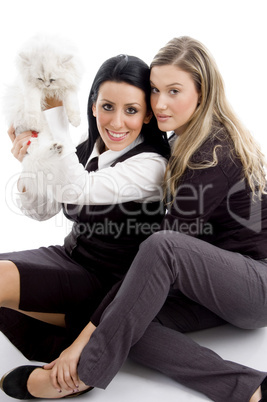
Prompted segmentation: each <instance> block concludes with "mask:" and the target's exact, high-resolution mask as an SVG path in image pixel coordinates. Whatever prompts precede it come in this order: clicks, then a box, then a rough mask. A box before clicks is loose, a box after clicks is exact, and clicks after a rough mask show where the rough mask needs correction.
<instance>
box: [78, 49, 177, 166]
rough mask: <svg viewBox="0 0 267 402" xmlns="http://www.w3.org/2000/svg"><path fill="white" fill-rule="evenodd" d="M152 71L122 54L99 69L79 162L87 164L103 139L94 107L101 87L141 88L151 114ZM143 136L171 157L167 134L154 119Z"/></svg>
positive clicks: (92, 93)
mask: <svg viewBox="0 0 267 402" xmlns="http://www.w3.org/2000/svg"><path fill="white" fill-rule="evenodd" d="M149 75H150V69H149V67H148V65H147V64H146V63H145V62H144V61H143V60H141V59H139V58H138V57H135V56H128V55H119V56H115V57H111V58H110V59H108V60H106V61H105V62H104V63H103V64H102V65H101V67H100V68H99V70H98V72H97V74H96V76H95V79H94V81H93V84H92V87H91V91H90V94H89V99H88V107H87V116H88V124H89V128H88V139H87V140H86V141H84V142H83V143H82V144H80V145H79V146H78V148H77V153H78V155H79V159H80V162H81V163H83V164H85V163H86V162H87V160H88V158H89V156H90V154H91V152H92V150H93V147H94V145H95V142H96V141H97V139H98V138H99V137H100V134H99V131H98V129H97V124H96V118H95V117H94V115H93V112H92V106H93V104H94V103H95V102H96V100H97V97H98V92H99V88H100V85H101V84H103V82H106V81H114V82H126V83H127V84H130V85H133V86H135V87H137V88H140V89H141V90H142V91H144V93H145V99H146V104H147V109H148V111H149V110H151V106H150V91H151V90H150V82H149ZM142 135H143V136H144V141H145V142H147V143H148V144H150V145H152V146H153V147H154V148H155V149H156V151H157V152H158V153H160V154H161V155H163V156H165V157H166V158H168V157H169V154H170V149H169V145H168V141H167V139H166V134H165V133H163V132H162V131H160V130H159V128H158V125H157V121H156V119H155V117H154V116H153V117H152V119H151V120H150V122H149V123H148V124H143V127H142Z"/></svg>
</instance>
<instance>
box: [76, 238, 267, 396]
mask: <svg viewBox="0 0 267 402" xmlns="http://www.w3.org/2000/svg"><path fill="white" fill-rule="evenodd" d="M266 285H267V270H266V264H261V263H256V262H255V261H253V260H250V259H248V258H244V257H243V256H241V255H239V254H237V253H231V252H227V251H225V250H221V249H218V248H216V247H214V246H212V245H210V244H208V243H205V242H202V241H200V240H198V239H194V238H192V237H188V236H185V235H182V234H180V233H177V232H159V233H157V234H155V235H152V236H151V237H150V238H149V239H148V240H146V241H145V242H144V243H143V244H142V245H141V248H140V251H139V253H138V255H137V257H136V258H135V260H134V262H133V264H132V267H131V269H130V271H129V272H128V274H127V276H126V278H125V280H124V283H123V285H122V287H121V288H120V290H119V292H118V294H117V296H116V298H115V299H114V301H113V302H112V303H111V304H110V306H109V307H108V308H107V309H106V310H105V312H104V314H103V316H102V318H101V322H100V325H99V326H98V328H97V329H96V331H95V332H94V334H93V335H92V338H91V339H90V342H89V343H88V344H87V345H86V347H85V348H84V350H83V352H82V355H81V359H80V363H79V366H78V372H79V376H80V378H81V380H82V381H83V382H84V383H86V384H88V385H91V386H96V387H100V388H105V387H106V386H107V385H108V384H109V382H110V381H111V380H112V378H113V377H114V376H115V374H116V373H117V371H118V370H119V368H120V367H121V365H122V363H123V362H124V361H125V359H126V358H127V356H128V353H129V350H130V348H131V347H132V346H133V345H134V344H135V343H136V342H137V341H138V340H139V339H140V338H141V337H142V335H143V334H144V332H145V330H146V328H147V327H148V326H149V324H150V322H151V321H152V320H153V318H154V317H155V316H156V314H157V313H158V311H159V310H160V309H161V307H162V305H163V304H164V302H165V299H166V297H167V295H168V292H169V288H170V286H172V287H173V288H176V289H178V290H180V291H181V292H183V294H185V295H186V296H187V297H189V298H190V299H192V300H194V301H196V302H198V303H199V304H202V305H204V306H205V307H207V308H208V309H210V310H211V311H213V312H214V313H215V314H216V315H218V316H219V317H221V318H222V319H224V320H226V321H228V322H231V323H233V324H234V325H237V326H240V327H244V328H257V327H261V326H265V325H266V324H267V308H266V307H267V306H266V302H267V297H266V289H267V286H266ZM233 306H234V308H233ZM185 338H186V337H185ZM190 348H191V346H190V347H189V348H188V350H190ZM202 353H203V358H202V363H203V367H205V366H207V367H208V366H209V364H210V363H209V361H210V359H211V356H214V355H215V354H213V352H210V351H209V353H206V350H205V349H202ZM190 356H191V357H190ZM192 357H193V356H192V354H190V355H188V359H189V361H188V364H191V365H193V362H194V358H193V360H191V361H190V359H192ZM215 360H216V361H217V364H219V362H221V364H225V363H222V362H224V361H223V360H222V359H217V357H216V358H215ZM176 363H177V364H178V365H179V356H177V361H176ZM211 366H212V363H211ZM230 366H231V369H229V376H228V377H227V371H228V370H227V369H225V371H224V370H223V369H222V371H220V367H218V365H217V371H216V373H217V377H216V378H217V379H216V381H217V383H218V384H220V383H222V384H224V382H225V381H226V380H225V379H226V378H228V381H229V385H228V387H226V388H228V389H227V391H226V394H227V397H225V396H223V397H222V394H220V395H219V396H218V399H214V400H217V401H222V400H223V401H225V400H229V401H230V400H231V399H229V398H228V396H229V394H230V391H229V389H230V388H232V391H233V392H234V393H235V395H234V396H233V395H232V400H233V401H239V400H240V401H241V400H242V401H244V398H243V399H238V398H239V397H238V394H236V385H235V384H236V383H235V381H236V378H238V376H242V375H244V378H247V377H248V376H249V378H251V382H249V381H247V380H245V381H239V382H238V383H239V384H242V386H244V391H243V395H247V400H249V398H250V396H251V395H252V393H251V390H252V388H254V391H255V390H256V388H258V386H259V384H260V383H261V381H262V379H263V378H264V377H265V376H266V374H263V373H259V372H256V373H257V374H256V375H255V376H254V377H253V374H251V375H250V374H245V373H244V374H242V373H243V369H242V370H240V366H239V365H235V363H231V365H230ZM233 367H235V368H233ZM220 373H221V374H220ZM222 373H224V374H222ZM249 373H250V369H249ZM213 380H214V381H215V379H213ZM214 381H213V383H214ZM193 382H194V381H193ZM196 382H197V381H196ZM208 382H209V381H208ZM215 387H216V385H215V383H214V388H215ZM195 388H196V387H195ZM254 391H253V392H254ZM202 392H204V391H202ZM207 392H209V391H208V390H207ZM223 398H224V399H223ZM245 400H246V399H245Z"/></svg>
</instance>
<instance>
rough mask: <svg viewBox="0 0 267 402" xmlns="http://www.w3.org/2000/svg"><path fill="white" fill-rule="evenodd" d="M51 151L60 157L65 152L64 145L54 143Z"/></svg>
mask: <svg viewBox="0 0 267 402" xmlns="http://www.w3.org/2000/svg"><path fill="white" fill-rule="evenodd" d="M49 150H50V152H51V153H52V154H58V155H60V154H62V152H63V145H62V144H60V143H59V142H53V144H51V145H50V148H49Z"/></svg>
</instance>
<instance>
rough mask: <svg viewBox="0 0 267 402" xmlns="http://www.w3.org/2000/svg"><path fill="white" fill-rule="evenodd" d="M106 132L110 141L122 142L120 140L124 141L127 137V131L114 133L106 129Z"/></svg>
mask: <svg viewBox="0 0 267 402" xmlns="http://www.w3.org/2000/svg"><path fill="white" fill-rule="evenodd" d="M106 132H107V134H108V136H109V138H110V139H111V140H112V141H122V140H124V138H126V137H127V135H128V134H129V132H128V131H127V132H116V131H111V130H108V129H107V128H106Z"/></svg>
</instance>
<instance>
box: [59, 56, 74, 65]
mask: <svg viewBox="0 0 267 402" xmlns="http://www.w3.org/2000/svg"><path fill="white" fill-rule="evenodd" d="M72 58H73V55H72V54H68V55H66V56H64V57H62V60H61V63H62V64H65V63H68V62H69V61H70V60H71V59H72Z"/></svg>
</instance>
